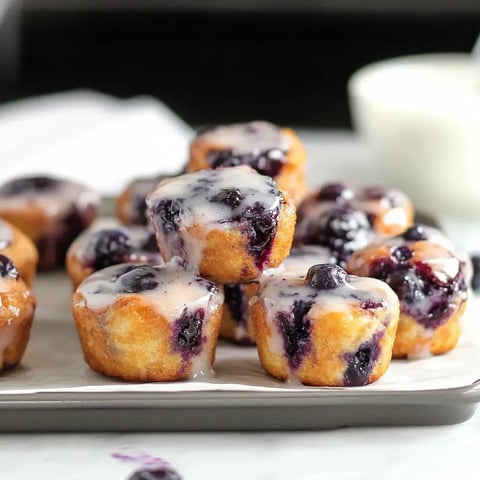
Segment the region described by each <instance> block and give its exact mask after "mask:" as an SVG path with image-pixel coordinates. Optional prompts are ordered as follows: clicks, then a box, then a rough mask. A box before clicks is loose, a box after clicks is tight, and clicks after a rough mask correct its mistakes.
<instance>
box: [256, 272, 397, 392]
mask: <svg viewBox="0 0 480 480" xmlns="http://www.w3.org/2000/svg"><path fill="white" fill-rule="evenodd" d="M251 312H252V319H253V323H254V326H255V334H256V338H257V348H258V353H259V357H260V361H261V363H262V365H263V367H264V368H265V370H266V371H267V372H268V373H269V374H270V375H272V376H274V377H276V378H279V379H280V380H289V379H294V380H298V381H300V382H301V383H303V384H305V385H313V386H331V387H350V386H361V385H367V384H369V383H372V382H374V381H376V380H377V379H378V378H380V377H381V376H382V375H383V374H384V373H385V371H386V370H387V368H388V366H389V365H390V360H391V357H392V347H393V341H394V337H395V332H396V329H397V324H398V316H399V305H398V299H397V297H396V295H395V294H394V292H393V291H392V290H391V289H390V287H388V285H386V284H385V283H383V282H381V281H378V280H375V279H371V278H360V277H355V276H348V275H347V274H346V272H345V271H344V270H343V269H342V268H341V267H339V266H337V265H331V264H320V265H314V266H312V267H311V268H310V269H309V270H308V273H307V275H306V276H304V275H299V274H298V273H282V272H278V273H272V274H271V275H269V276H268V275H265V276H264V278H262V284H261V287H260V290H259V292H258V294H257V296H256V297H255V298H254V299H253V300H252V310H251Z"/></svg>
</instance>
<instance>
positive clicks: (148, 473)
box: [128, 466, 182, 480]
mask: <svg viewBox="0 0 480 480" xmlns="http://www.w3.org/2000/svg"><path fill="white" fill-rule="evenodd" d="M128 480H182V477H181V476H180V475H179V473H178V472H176V471H175V470H174V469H172V468H171V467H166V466H165V467H162V466H158V467H153V466H152V467H151V468H148V467H147V468H143V469H142V470H137V471H136V472H134V473H133V474H132V475H130V477H128Z"/></svg>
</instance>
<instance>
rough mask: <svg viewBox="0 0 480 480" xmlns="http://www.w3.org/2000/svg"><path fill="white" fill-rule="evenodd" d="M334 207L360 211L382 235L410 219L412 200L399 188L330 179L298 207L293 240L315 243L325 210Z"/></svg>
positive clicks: (401, 228) (409, 222) (399, 229)
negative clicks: (359, 185) (358, 185)
mask: <svg viewBox="0 0 480 480" xmlns="http://www.w3.org/2000/svg"><path fill="white" fill-rule="evenodd" d="M335 207H350V208H353V209H355V210H359V211H361V212H363V213H364V214H365V215H366V217H367V219H368V222H369V224H370V225H371V228H372V230H373V231H374V232H375V233H377V234H379V235H382V236H393V235H398V234H399V233H401V232H403V231H404V230H406V229H407V228H408V227H410V226H411V225H412V223H413V216H414V212H413V207H412V204H411V202H410V200H409V199H408V198H407V197H406V196H405V194H403V193H402V192H401V191H399V190H394V189H389V188H385V187H380V186H370V187H353V186H348V185H345V184H343V183H329V184H326V185H324V186H323V187H322V188H319V189H316V190H314V191H313V192H311V193H310V194H309V195H308V196H307V197H306V198H305V200H304V201H303V202H302V204H301V205H300V207H299V208H298V225H297V232H296V240H297V241H298V242H300V243H317V241H315V233H316V231H317V230H318V228H319V224H320V223H321V220H322V219H323V218H324V213H325V212H326V211H331V210H332V208H335ZM312 237H313V238H312Z"/></svg>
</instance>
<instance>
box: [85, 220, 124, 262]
mask: <svg viewBox="0 0 480 480" xmlns="http://www.w3.org/2000/svg"><path fill="white" fill-rule="evenodd" d="M131 249H132V245H131V241H130V238H129V237H128V236H127V235H126V233H125V232H123V231H122V230H118V229H115V228H113V229H108V230H100V231H98V232H95V233H94V234H93V236H92V238H91V241H90V244H89V246H88V247H87V250H89V251H91V252H92V257H93V258H92V267H93V268H94V270H99V269H101V268H105V267H108V266H110V265H116V264H118V263H124V262H126V261H127V260H128V254H129V253H130V252H131Z"/></svg>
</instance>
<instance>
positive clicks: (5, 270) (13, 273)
mask: <svg viewBox="0 0 480 480" xmlns="http://www.w3.org/2000/svg"><path fill="white" fill-rule="evenodd" d="M0 277H11V278H14V279H15V280H16V279H17V278H18V270H17V269H16V267H15V265H14V264H13V262H12V261H11V260H10V259H9V258H8V257H6V256H5V255H0Z"/></svg>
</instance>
